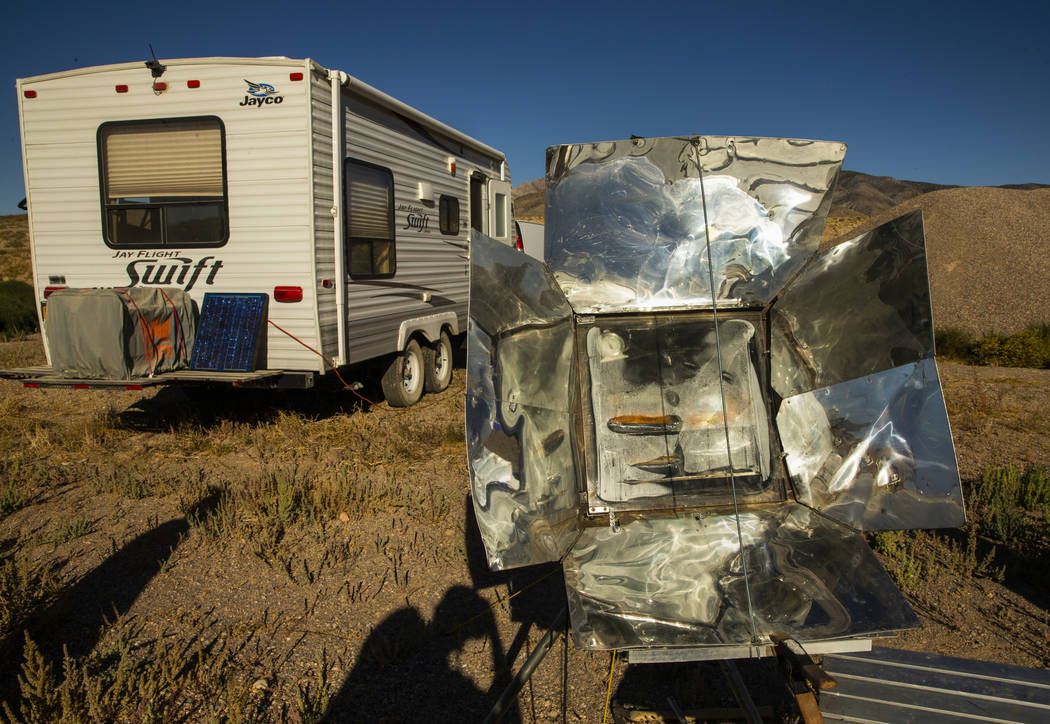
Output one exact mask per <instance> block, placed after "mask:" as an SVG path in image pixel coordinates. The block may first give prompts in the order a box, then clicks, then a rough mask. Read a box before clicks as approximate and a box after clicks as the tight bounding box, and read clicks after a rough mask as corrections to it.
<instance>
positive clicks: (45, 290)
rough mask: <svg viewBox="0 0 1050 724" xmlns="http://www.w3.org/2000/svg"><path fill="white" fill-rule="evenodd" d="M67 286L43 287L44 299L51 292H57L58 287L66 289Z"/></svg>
mask: <svg viewBox="0 0 1050 724" xmlns="http://www.w3.org/2000/svg"><path fill="white" fill-rule="evenodd" d="M68 288H69V287H44V299H47V298H48V297H50V296H51V295H52V294H54V293H55V292H57V291H58V290H59V289H68Z"/></svg>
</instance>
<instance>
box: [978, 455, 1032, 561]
mask: <svg viewBox="0 0 1050 724" xmlns="http://www.w3.org/2000/svg"><path fill="white" fill-rule="evenodd" d="M968 502H969V508H970V511H971V513H972V514H973V516H974V519H975V521H976V523H977V525H978V526H979V527H980V529H981V531H982V532H983V533H985V534H986V535H988V536H990V537H992V538H996V539H998V540H1001V541H1005V542H1013V543H1019V542H1020V541H1021V539H1022V538H1023V537H1024V536H1025V533H1026V530H1027V529H1028V528H1029V527H1030V526H1029V520H1028V513H1032V512H1037V511H1045V510H1046V509H1047V506H1050V471H1048V470H1047V469H1046V468H1045V467H1043V466H1041V465H1029V466H1027V467H1025V468H1020V467H1017V466H1013V465H1011V466H1008V467H1004V468H996V469H994V470H987V471H985V473H984V475H982V476H981V479H980V480H978V481H976V482H975V483H973V485H972V486H971V488H970V491H969V501H968Z"/></svg>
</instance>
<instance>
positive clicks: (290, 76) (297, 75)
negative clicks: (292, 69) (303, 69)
mask: <svg viewBox="0 0 1050 724" xmlns="http://www.w3.org/2000/svg"><path fill="white" fill-rule="evenodd" d="M302 79H303V74H302V73H289V74H288V80H302Z"/></svg>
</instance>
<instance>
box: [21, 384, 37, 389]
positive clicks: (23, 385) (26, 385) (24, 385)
mask: <svg viewBox="0 0 1050 724" xmlns="http://www.w3.org/2000/svg"><path fill="white" fill-rule="evenodd" d="M22 387H32V388H33V389H34V390H35V389H36V388H37V387H40V384H39V383H37V382H23V383H22Z"/></svg>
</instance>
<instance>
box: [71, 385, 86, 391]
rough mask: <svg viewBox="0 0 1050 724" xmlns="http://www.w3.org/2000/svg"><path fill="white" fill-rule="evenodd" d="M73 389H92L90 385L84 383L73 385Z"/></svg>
mask: <svg viewBox="0 0 1050 724" xmlns="http://www.w3.org/2000/svg"><path fill="white" fill-rule="evenodd" d="M73 389H74V390H87V389H90V385H83V384H78V385H73Z"/></svg>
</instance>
